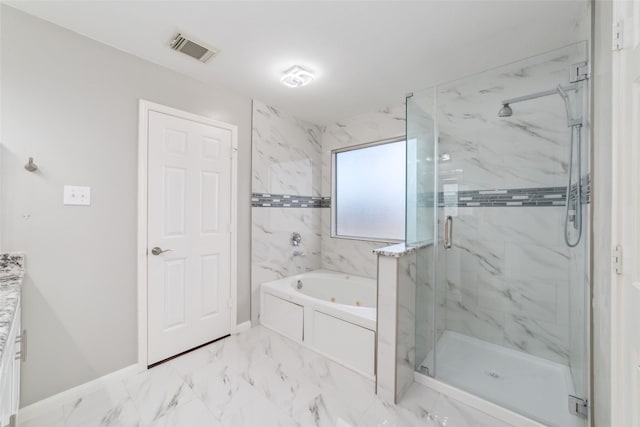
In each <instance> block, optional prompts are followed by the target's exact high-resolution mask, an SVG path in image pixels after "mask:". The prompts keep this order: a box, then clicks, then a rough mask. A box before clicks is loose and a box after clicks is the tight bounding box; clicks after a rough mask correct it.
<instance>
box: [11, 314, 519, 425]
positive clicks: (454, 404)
mask: <svg viewBox="0 0 640 427" xmlns="http://www.w3.org/2000/svg"><path fill="white" fill-rule="evenodd" d="M339 420H341V421H343V422H346V423H347V424H339V425H351V426H354V427H355V426H429V427H438V426H439V427H442V426H450V427H467V426H469V427H470V426H473V427H478V426H486V427H505V426H507V425H508V424H505V423H503V422H501V421H498V420H496V419H494V418H492V417H490V416H488V415H486V414H484V413H482V412H479V411H477V410H475V409H473V408H470V407H468V406H466V405H464V404H462V403H460V402H458V401H455V400H453V399H450V398H448V397H446V396H444V395H440V394H438V393H437V392H435V391H433V390H430V389H427V388H425V387H423V386H421V385H418V384H414V385H413V387H412V388H411V389H410V390H409V392H408V393H407V395H406V397H405V398H404V399H403V401H402V403H400V404H398V405H396V406H394V405H389V404H386V403H384V402H382V401H381V400H380V399H378V398H377V397H376V395H375V394H374V390H373V383H372V382H371V381H369V380H367V379H365V378H364V377H362V376H360V375H358V374H356V373H354V372H352V371H350V370H348V369H346V368H343V367H342V366H340V365H338V364H336V363H334V362H332V361H330V360H328V359H326V358H324V357H322V356H320V355H318V354H316V353H314V352H311V351H309V350H307V349H305V348H303V347H302V346H300V345H298V344H297V343H294V342H293V341H290V340H288V339H286V338H283V337H281V336H280V335H278V334H276V333H274V332H271V331H269V330H267V329H265V328H263V327H261V326H259V327H255V328H253V329H251V330H249V331H247V332H244V333H242V334H239V335H233V336H231V337H229V338H225V339H223V340H221V341H218V342H216V343H213V344H211V345H209V346H207V347H204V348H201V349H199V350H197V351H194V352H192V353H189V354H187V355H185V356H182V357H180V358H177V359H175V360H172V361H170V362H168V363H165V364H163V365H161V366H159V367H156V368H153V369H151V370H149V371H146V372H143V373H141V374H138V375H136V376H133V377H130V378H128V379H126V380H124V381H121V382H116V383H113V384H111V385H109V386H107V387H105V388H104V389H101V390H98V391H95V392H93V393H91V394H88V395H86V396H84V397H83V398H81V399H77V400H75V401H70V402H67V403H66V404H64V405H62V406H61V407H59V408H57V409H55V410H54V411H52V412H51V413H49V414H46V415H42V416H41V417H39V418H36V419H31V420H28V421H25V422H22V421H19V424H18V425H19V426H21V427H45V426H46V427H94V426H95V427H98V426H118V427H125V426H126V427H129V426H131V427H134V426H139V427H146V426H154V427H156V426H165V427H168V426H175V427H201V426H202V427H205V426H206V427H215V426H255V427H270V426H336V425H337V423H338V421H339Z"/></svg>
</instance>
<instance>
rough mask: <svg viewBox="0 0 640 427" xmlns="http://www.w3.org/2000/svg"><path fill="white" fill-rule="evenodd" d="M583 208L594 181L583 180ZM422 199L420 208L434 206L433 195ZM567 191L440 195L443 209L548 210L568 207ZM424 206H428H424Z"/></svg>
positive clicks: (571, 196)
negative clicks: (536, 208) (533, 207)
mask: <svg viewBox="0 0 640 427" xmlns="http://www.w3.org/2000/svg"><path fill="white" fill-rule="evenodd" d="M581 183H582V200H581V202H582V204H588V203H591V178H590V177H589V176H588V175H587V176H584V177H582V180H581ZM577 188H578V185H577V184H573V185H572V186H571V192H570V194H569V200H571V201H572V202H575V199H576V194H577ZM424 196H425V197H424V198H419V200H418V203H419V205H420V206H424V207H426V206H430V205H431V204H432V203H433V199H431V198H430V196H429V195H424ZM566 199H567V187H535V188H513V189H504V190H475V191H459V192H457V193H447V192H443V193H439V194H438V206H439V207H445V206H447V207H460V208H465V207H469V208H471V207H523V206H528V207H532V206H535V207H545V206H565V205H566ZM423 203H424V204H423Z"/></svg>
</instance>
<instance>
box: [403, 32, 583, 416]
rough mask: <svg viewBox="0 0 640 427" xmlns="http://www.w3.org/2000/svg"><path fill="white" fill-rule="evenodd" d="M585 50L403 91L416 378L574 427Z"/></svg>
mask: <svg viewBox="0 0 640 427" xmlns="http://www.w3.org/2000/svg"><path fill="white" fill-rule="evenodd" d="M587 61H588V51H587V44H586V43H579V44H575V45H571V46H568V47H565V48H562V49H559V50H555V51H552V52H548V53H546V54H543V55H539V56H536V57H532V58H527V59H525V60H522V61H519V62H516V63H513V64H509V65H506V66H503V67H500V68H497V69H493V70H490V71H486V72H483V73H480V74H477V75H473V76H470V77H467V78H464V79H461V80H457V81H454V82H451V83H447V84H443V85H439V86H437V87H432V88H429V89H426V90H423V91H420V92H416V93H414V94H413V95H411V96H408V97H407V104H406V105H407V229H406V234H407V236H406V237H407V242H408V243H409V244H411V245H414V246H416V247H418V250H417V257H418V258H417V272H416V336H415V339H416V358H415V360H416V366H415V369H416V371H418V372H420V373H421V374H423V375H426V376H429V377H432V378H435V379H436V380H438V381H441V382H444V383H447V384H449V385H452V386H455V387H457V388H459V389H463V390H465V391H468V392H471V393H473V394H475V395H477V396H479V397H482V398H484V399H486V400H489V401H491V402H493V403H496V404H498V405H500V406H502V407H504V408H506V409H509V410H511V411H515V412H517V413H519V414H521V415H524V416H526V417H528V418H531V419H534V420H536V421H538V422H541V423H543V424H545V425H551V426H586V425H587V418H586V413H587V410H586V409H587V408H586V407H585V406H584V401H586V399H587V398H588V396H589V374H588V373H589V350H588V349H589V321H588V313H589V311H588V307H589V295H590V292H589V269H588V260H589V242H588V240H589V226H590V221H589V211H588V205H589V185H590V178H589V177H590V175H589V164H590V162H589V159H588V154H589V140H588V127H589V122H588V119H589V114H588V80H587V79H586V75H585V72H586V68H587Z"/></svg>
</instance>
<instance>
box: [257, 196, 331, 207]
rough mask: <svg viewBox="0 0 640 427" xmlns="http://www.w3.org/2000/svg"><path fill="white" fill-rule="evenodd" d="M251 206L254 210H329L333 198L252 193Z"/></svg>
mask: <svg viewBox="0 0 640 427" xmlns="http://www.w3.org/2000/svg"><path fill="white" fill-rule="evenodd" d="M251 206H252V207H254V208H328V207H330V206H331V197H320V196H298V195H295V194H266V193H252V194H251Z"/></svg>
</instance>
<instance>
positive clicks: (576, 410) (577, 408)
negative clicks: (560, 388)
mask: <svg viewBox="0 0 640 427" xmlns="http://www.w3.org/2000/svg"><path fill="white" fill-rule="evenodd" d="M569 412H570V413H571V414H573V415H577V416H578V417H581V418H587V417H588V416H589V401H588V400H586V399H581V398H579V397H576V396H572V395H569Z"/></svg>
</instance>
